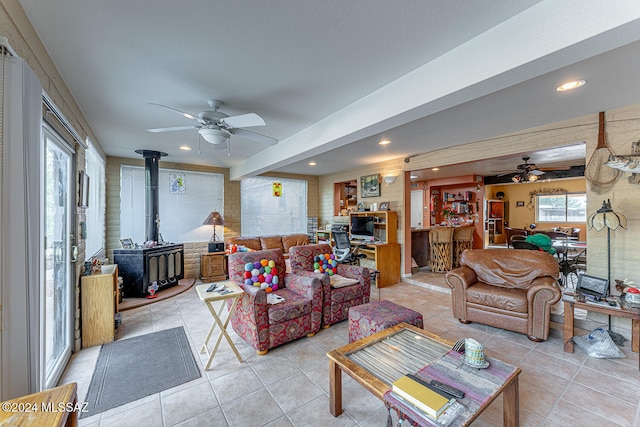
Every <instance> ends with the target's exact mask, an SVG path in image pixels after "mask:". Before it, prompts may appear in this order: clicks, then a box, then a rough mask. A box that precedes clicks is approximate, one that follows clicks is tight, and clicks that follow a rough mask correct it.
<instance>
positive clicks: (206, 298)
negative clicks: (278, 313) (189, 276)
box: [196, 281, 244, 371]
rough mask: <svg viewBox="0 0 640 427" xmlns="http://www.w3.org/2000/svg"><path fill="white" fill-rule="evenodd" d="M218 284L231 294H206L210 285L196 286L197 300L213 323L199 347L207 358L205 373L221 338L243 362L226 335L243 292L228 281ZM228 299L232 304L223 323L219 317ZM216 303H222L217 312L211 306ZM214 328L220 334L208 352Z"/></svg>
mask: <svg viewBox="0 0 640 427" xmlns="http://www.w3.org/2000/svg"><path fill="white" fill-rule="evenodd" d="M220 284H224V285H225V289H227V290H231V292H229V293H223V292H207V288H208V287H209V286H210V284H205V285H198V286H196V291H197V292H198V298H200V300H201V301H202V302H204V304H205V305H206V306H207V308H208V309H209V311H210V312H211V315H212V316H213V323H212V324H211V327H210V328H209V332H207V337H206V338H205V339H204V342H203V343H202V347H200V353H204V352H206V353H207V356H209V360H207V365H206V366H205V368H204V370H205V371H207V370H209V367H210V366H211V362H213V357H214V356H215V355H216V352H217V351H218V347H219V346H220V342H221V341H222V337H223V336H224V337H225V338H226V339H227V342H228V343H229V345H230V346H231V349H232V350H233V352H234V353H235V354H236V357H237V358H238V360H239V361H240V362H242V361H243V360H242V356H240V353H239V352H238V349H237V348H236V346H235V345H234V344H233V341H232V340H231V337H230V336H229V334H228V333H227V326H228V325H229V320H230V319H231V315H232V314H233V312H234V311H235V309H236V305H238V301H240V298H242V295H244V290H242V288H241V287H240V286H238V285H236V284H235V283H233V282H230V281H223V282H220ZM228 299H232V300H233V302H232V304H231V309H230V310H229V313H228V314H227V317H226V319H225V320H224V322H223V321H222V318H221V316H222V312H223V311H224V309H225V305H226V303H225V302H226V300H228ZM216 301H222V304H220V308H219V309H218V311H217V312H216V309H215V307H214V306H213V303H214V302H216ZM216 327H218V328H220V332H219V333H218V338H217V339H216V344H215V345H214V347H213V350H212V351H209V347H208V344H209V339H211V335H212V334H213V331H214V330H215V329H216Z"/></svg>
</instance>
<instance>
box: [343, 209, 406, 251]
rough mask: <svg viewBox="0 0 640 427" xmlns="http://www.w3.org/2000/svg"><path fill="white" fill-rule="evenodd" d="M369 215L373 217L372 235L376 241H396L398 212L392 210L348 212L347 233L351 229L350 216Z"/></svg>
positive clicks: (364, 216) (362, 216)
mask: <svg viewBox="0 0 640 427" xmlns="http://www.w3.org/2000/svg"><path fill="white" fill-rule="evenodd" d="M352 217H361V218H366V217H370V218H372V219H373V235H374V237H375V241H376V242H380V243H396V242H397V241H398V213H397V212H394V211H369V212H367V211H364V212H351V213H350V214H349V233H351V232H352V230H351V218H352Z"/></svg>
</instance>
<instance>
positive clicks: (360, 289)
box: [289, 243, 371, 327]
mask: <svg viewBox="0 0 640 427" xmlns="http://www.w3.org/2000/svg"><path fill="white" fill-rule="evenodd" d="M330 253H331V247H330V246H329V245H327V244H326V243H322V244H317V245H305V246H294V247H292V248H291V249H289V262H290V264H291V272H292V273H296V274H301V275H308V276H312V277H319V278H320V280H321V281H322V300H323V302H322V325H323V327H329V326H330V325H333V324H334V323H337V322H340V321H343V320H346V319H347V317H348V314H349V308H351V307H354V306H357V305H360V304H365V303H368V302H369V296H370V293H371V276H370V273H369V269H368V268H366V267H361V266H359V265H346V264H338V266H337V274H338V275H340V276H342V277H346V278H349V279H356V280H357V281H358V282H357V283H355V284H352V285H349V286H344V287H333V286H332V285H331V283H330V278H329V276H328V275H326V274H320V273H314V272H313V263H314V258H315V257H316V256H317V255H320V254H330Z"/></svg>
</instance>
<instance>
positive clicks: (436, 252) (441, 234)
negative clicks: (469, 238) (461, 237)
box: [429, 227, 453, 273]
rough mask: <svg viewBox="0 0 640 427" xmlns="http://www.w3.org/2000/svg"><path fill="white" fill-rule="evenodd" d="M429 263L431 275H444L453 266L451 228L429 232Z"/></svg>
mask: <svg viewBox="0 0 640 427" xmlns="http://www.w3.org/2000/svg"><path fill="white" fill-rule="evenodd" d="M429 248H430V256H429V263H430V266H431V272H432V273H445V272H447V271H449V270H451V268H452V266H453V228H451V227H442V228H434V229H432V230H431V231H429Z"/></svg>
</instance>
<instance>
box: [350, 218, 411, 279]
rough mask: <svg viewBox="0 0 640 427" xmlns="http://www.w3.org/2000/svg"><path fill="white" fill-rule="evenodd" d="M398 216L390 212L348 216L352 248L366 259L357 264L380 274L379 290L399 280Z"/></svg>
mask: <svg viewBox="0 0 640 427" xmlns="http://www.w3.org/2000/svg"><path fill="white" fill-rule="evenodd" d="M397 230H398V214H397V213H396V212H393V211H362V212H351V213H349V235H350V236H351V245H352V246H356V245H358V246H359V248H358V251H359V252H360V253H362V254H365V255H366V256H367V258H364V259H362V260H361V261H360V264H361V265H362V266H364V267H367V268H372V269H376V270H378V271H380V276H379V278H378V282H377V283H376V286H377V287H379V288H382V287H385V286H389V285H393V284H396V283H398V282H399V281H400V244H399V243H398V241H397V232H398V231H397Z"/></svg>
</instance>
